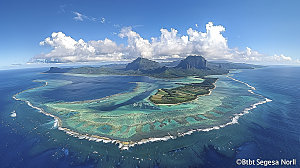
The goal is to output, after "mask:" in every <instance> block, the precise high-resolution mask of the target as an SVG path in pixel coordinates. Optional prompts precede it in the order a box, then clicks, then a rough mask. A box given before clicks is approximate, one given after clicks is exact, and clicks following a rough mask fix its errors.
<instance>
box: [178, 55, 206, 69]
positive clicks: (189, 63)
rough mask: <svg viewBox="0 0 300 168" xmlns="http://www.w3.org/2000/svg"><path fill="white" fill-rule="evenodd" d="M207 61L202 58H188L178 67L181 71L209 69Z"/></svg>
mask: <svg viewBox="0 0 300 168" xmlns="http://www.w3.org/2000/svg"><path fill="white" fill-rule="evenodd" d="M206 62H207V61H206V60H205V58H203V57H202V56H188V57H186V58H185V59H184V60H181V62H180V63H179V64H178V65H177V66H176V68H181V69H207V66H206Z"/></svg>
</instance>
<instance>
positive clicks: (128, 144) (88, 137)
mask: <svg viewBox="0 0 300 168" xmlns="http://www.w3.org/2000/svg"><path fill="white" fill-rule="evenodd" d="M226 77H227V78H229V79H232V80H233V81H236V82H239V83H242V84H244V85H246V86H247V87H249V88H250V90H248V92H250V93H251V94H255V95H259V94H257V93H254V91H253V90H255V87H253V86H251V85H249V84H248V83H246V82H242V81H240V80H237V79H235V78H233V77H231V76H229V75H227V76H226ZM34 82H45V84H44V85H42V86H38V87H35V88H31V89H26V90H23V91H21V92H19V93H17V94H15V95H13V96H12V98H13V99H15V100H17V101H23V102H26V103H27V105H28V106H30V107H32V108H34V109H37V110H38V111H39V112H41V113H43V114H44V115H46V116H50V117H52V118H54V125H55V126H57V129H58V130H60V131H64V132H65V133H66V134H68V135H70V136H73V137H76V138H78V139H86V140H89V141H95V142H103V143H113V144H116V145H118V147H119V149H120V150H128V149H129V148H130V147H133V146H135V145H141V144H145V143H148V142H155V141H167V140H169V139H176V138H178V137H183V136H185V135H191V134H192V133H194V132H200V131H204V132H208V131H211V130H217V129H220V128H223V127H226V126H228V125H232V124H236V123H238V119H239V118H240V117H241V116H243V115H245V114H247V113H249V111H250V110H252V109H255V108H257V106H258V105H261V104H265V103H267V102H271V101H272V100H271V99H268V98H266V97H264V96H262V95H259V96H261V97H263V98H264V100H262V101H259V102H257V103H254V104H252V105H250V107H247V108H245V109H244V110H243V111H242V112H241V113H237V114H234V116H233V117H232V118H231V120H230V122H227V123H225V124H221V125H217V126H213V127H208V128H199V129H192V130H189V131H187V132H184V133H178V134H177V135H176V136H173V135H170V134H169V135H167V136H163V137H157V138H156V137H153V138H147V139H141V140H139V141H121V140H117V139H111V138H108V137H101V136H98V135H89V134H81V133H78V132H75V131H73V130H71V129H69V128H65V127H62V121H61V119H60V118H59V117H57V116H55V115H53V114H50V113H47V112H46V111H45V110H44V109H42V108H40V107H36V106H33V105H32V103H31V102H29V101H28V100H21V99H18V98H17V97H16V96H17V95H19V94H21V93H23V92H25V91H28V90H33V89H37V88H40V87H45V86H47V85H48V83H47V82H46V81H38V80H36V81H34ZM214 86H215V85H214ZM215 87H216V86H215ZM210 94H211V91H210V93H209V95H210ZM195 100H196V99H195ZM192 101H194V100H192ZM172 105H174V104H172Z"/></svg>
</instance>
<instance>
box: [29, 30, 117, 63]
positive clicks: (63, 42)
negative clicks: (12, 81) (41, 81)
mask: <svg viewBox="0 0 300 168" xmlns="http://www.w3.org/2000/svg"><path fill="white" fill-rule="evenodd" d="M40 45H48V46H50V47H51V48H52V50H51V52H49V53H47V54H40V55H38V56H36V57H35V58H34V59H45V60H47V62H89V61H118V60H121V59H122V56H123V53H122V50H121V47H120V46H119V45H117V44H116V43H115V42H113V41H112V40H110V39H104V40H98V41H89V42H85V41H84V40H82V39H79V40H78V41H76V40H74V39H73V38H72V37H70V36H66V35H65V34H64V33H62V32H57V33H55V32H54V33H52V35H51V37H47V38H46V39H45V40H44V41H41V42H40Z"/></svg>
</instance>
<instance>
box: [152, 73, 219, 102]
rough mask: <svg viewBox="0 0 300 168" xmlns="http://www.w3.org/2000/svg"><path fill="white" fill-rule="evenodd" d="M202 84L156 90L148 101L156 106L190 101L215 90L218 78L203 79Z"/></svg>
mask: <svg viewBox="0 0 300 168" xmlns="http://www.w3.org/2000/svg"><path fill="white" fill-rule="evenodd" d="M203 79H204V81H203V82H202V83H191V84H181V83H179V84H180V85H183V86H179V87H176V88H172V89H158V91H157V93H156V94H155V95H152V96H151V97H150V101H151V102H153V103H154V104H156V105H174V104H180V103H184V102H188V101H192V100H194V99H196V98H197V97H198V96H201V95H208V94H210V92H211V89H214V88H215V85H214V84H215V82H216V81H217V79H218V78H203Z"/></svg>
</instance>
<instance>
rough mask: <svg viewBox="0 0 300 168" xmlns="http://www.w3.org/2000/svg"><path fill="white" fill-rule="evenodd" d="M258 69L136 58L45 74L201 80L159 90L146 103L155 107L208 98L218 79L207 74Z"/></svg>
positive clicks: (199, 61) (190, 60) (202, 60)
mask: <svg viewBox="0 0 300 168" xmlns="http://www.w3.org/2000/svg"><path fill="white" fill-rule="evenodd" d="M258 67H261V66H258V65H251V64H244V63H231V62H208V61H207V60H206V59H205V58H204V57H202V56H188V57H186V58H185V59H183V60H180V61H174V62H164V63H159V62H156V61H153V60H149V59H146V58H141V57H139V58H137V59H135V60H134V61H132V62H131V63H128V64H127V65H126V64H111V65H103V66H100V67H79V68H58V67H51V68H50V70H49V71H47V72H46V73H71V74H110V75H138V76H149V77H155V78H167V79H169V78H182V77H188V76H196V77H197V78H202V79H203V82H202V83H189V84H184V83H177V84H178V85H180V86H179V87H175V88H168V89H167V88H161V89H158V90H157V93H156V94H155V95H151V96H150V97H149V100H150V101H151V102H152V103H154V104H155V105H176V104H180V103H184V102H188V101H192V100H195V99H196V98H197V97H198V96H202V95H208V94H210V92H211V90H212V89H214V88H215V82H216V81H217V78H211V77H206V76H208V75H222V74H227V73H229V70H230V69H253V68H258Z"/></svg>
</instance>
